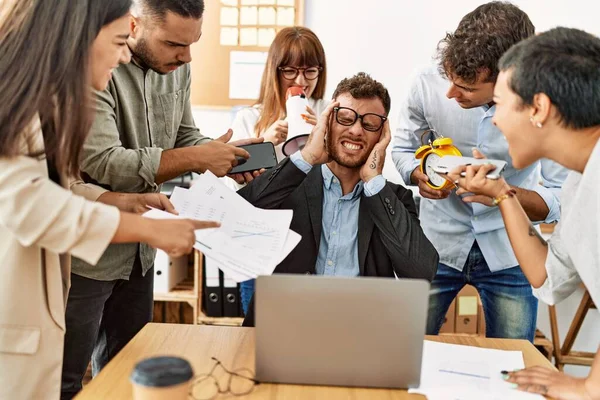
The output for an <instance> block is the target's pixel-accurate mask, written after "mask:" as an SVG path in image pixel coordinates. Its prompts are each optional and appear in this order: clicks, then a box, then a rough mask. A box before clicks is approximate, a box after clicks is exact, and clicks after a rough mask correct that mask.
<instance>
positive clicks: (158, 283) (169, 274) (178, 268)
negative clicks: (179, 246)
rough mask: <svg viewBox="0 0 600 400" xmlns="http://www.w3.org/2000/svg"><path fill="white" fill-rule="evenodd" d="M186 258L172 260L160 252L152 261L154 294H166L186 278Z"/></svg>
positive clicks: (157, 252) (187, 261)
mask: <svg viewBox="0 0 600 400" xmlns="http://www.w3.org/2000/svg"><path fill="white" fill-rule="evenodd" d="M188 263H189V258H188V256H182V257H176V258H172V257H169V256H168V255H167V253H165V252H164V251H162V250H157V251H156V258H155V259H154V293H168V292H169V291H170V290H171V289H173V288H174V287H175V286H177V284H178V283H179V282H181V281H183V280H184V279H185V278H186V277H187V273H188V272H187V269H188Z"/></svg>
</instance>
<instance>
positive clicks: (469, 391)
mask: <svg viewBox="0 0 600 400" xmlns="http://www.w3.org/2000/svg"><path fill="white" fill-rule="evenodd" d="M524 367H525V364H524V362H523V354H522V353H521V352H520V351H506V350H495V349H484V348H480V347H472V346H461V345H454V344H447V343H439V342H432V341H429V340H426V341H425V343H424V346H423V361H422V365H421V385H420V386H419V388H418V389H410V390H409V392H410V393H419V394H422V395H425V396H426V397H427V398H428V399H429V400H442V399H444V400H475V399H489V400H496V399H498V400H500V399H517V400H520V399H523V400H528V399H529V400H536V399H544V397H542V396H540V395H536V394H532V393H525V392H521V391H517V390H515V389H512V388H511V385H510V384H509V383H508V382H505V381H504V380H503V379H502V375H501V373H500V371H502V370H506V371H513V370H515V369H521V368H524Z"/></svg>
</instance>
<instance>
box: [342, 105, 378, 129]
mask: <svg viewBox="0 0 600 400" xmlns="http://www.w3.org/2000/svg"><path fill="white" fill-rule="evenodd" d="M333 111H334V112H335V120H336V121H337V123H338V124H340V125H344V126H352V125H354V124H355V123H356V120H358V119H360V122H361V124H362V127H363V129H364V130H365V131H369V132H377V131H379V130H380V129H381V127H382V126H383V124H384V123H385V121H386V120H387V117H384V116H381V115H379V114H375V113H366V114H363V115H360V114H359V113H357V112H356V111H354V110H353V109H351V108H347V107H334V108H333Z"/></svg>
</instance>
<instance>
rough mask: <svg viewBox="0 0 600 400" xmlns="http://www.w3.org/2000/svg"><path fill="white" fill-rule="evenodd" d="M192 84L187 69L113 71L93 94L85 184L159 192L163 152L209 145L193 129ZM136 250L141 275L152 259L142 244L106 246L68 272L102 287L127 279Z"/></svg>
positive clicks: (75, 261)
mask: <svg viewBox="0 0 600 400" xmlns="http://www.w3.org/2000/svg"><path fill="white" fill-rule="evenodd" d="M190 84H191V77H190V66H189V64H186V65H184V66H182V67H180V68H178V69H177V70H175V71H173V72H172V73H169V74H166V75H160V74H158V73H156V72H154V71H152V70H144V69H142V68H141V67H139V66H138V65H136V64H135V63H134V62H131V63H129V64H124V65H121V66H119V67H118V68H117V69H115V70H114V71H113V77H112V79H111V81H110V83H109V85H108V88H107V89H106V90H104V91H102V92H96V93H95V95H96V99H95V100H96V103H95V109H96V114H95V119H94V123H93V126H92V129H91V132H90V134H89V136H88V138H87V140H86V142H85V145H84V148H83V154H82V161H81V171H82V175H83V176H84V179H85V180H86V181H87V182H92V183H96V184H98V185H100V186H103V187H105V188H106V189H108V190H112V191H115V192H126V193H148V192H158V191H159V190H160V186H159V185H157V184H156V182H155V178H156V173H157V172H158V167H159V165H160V158H161V154H162V152H163V150H167V149H172V148H177V147H186V146H193V145H197V144H202V143H205V142H208V141H210V139H209V138H206V137H204V136H202V135H201V134H200V131H199V130H198V128H197V127H196V126H195V124H194V119H193V116H192V108H191V105H190ZM138 249H139V254H140V260H141V263H142V272H143V273H144V274H145V273H146V272H147V271H148V270H149V269H150V268H151V267H152V266H153V264H154V257H155V255H156V252H155V250H154V249H152V248H151V247H150V246H148V245H146V244H113V245H110V246H109V247H108V249H107V250H106V251H105V252H104V255H103V256H102V258H101V259H100V261H99V262H98V264H97V265H96V266H92V265H90V264H87V263H85V262H83V261H81V260H79V259H77V258H73V263H72V271H73V273H75V274H77V275H81V276H84V277H87V278H91V279H97V280H102V281H108V280H116V279H129V275H130V274H131V270H132V268H133V263H134V261H135V257H136V254H137V253H138Z"/></svg>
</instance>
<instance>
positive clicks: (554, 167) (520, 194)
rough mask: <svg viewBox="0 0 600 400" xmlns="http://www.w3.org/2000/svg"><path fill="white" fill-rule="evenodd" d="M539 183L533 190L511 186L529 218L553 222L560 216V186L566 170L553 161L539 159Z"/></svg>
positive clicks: (566, 172)
mask: <svg viewBox="0 0 600 400" xmlns="http://www.w3.org/2000/svg"><path fill="white" fill-rule="evenodd" d="M540 165H541V169H540V172H541V183H540V184H539V185H538V186H536V187H535V188H534V189H533V190H525V189H521V188H518V187H513V189H515V190H516V192H517V198H518V199H519V202H520V203H521V206H522V207H523V210H525V213H526V214H527V216H528V217H529V219H530V220H532V221H534V222H545V223H553V222H556V221H558V219H559V218H560V197H559V196H560V188H561V186H562V184H563V182H564V180H565V178H566V177H567V174H568V170H567V169H566V168H564V167H562V166H560V165H558V164H556V163H555V162H553V161H550V160H541V161H540Z"/></svg>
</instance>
